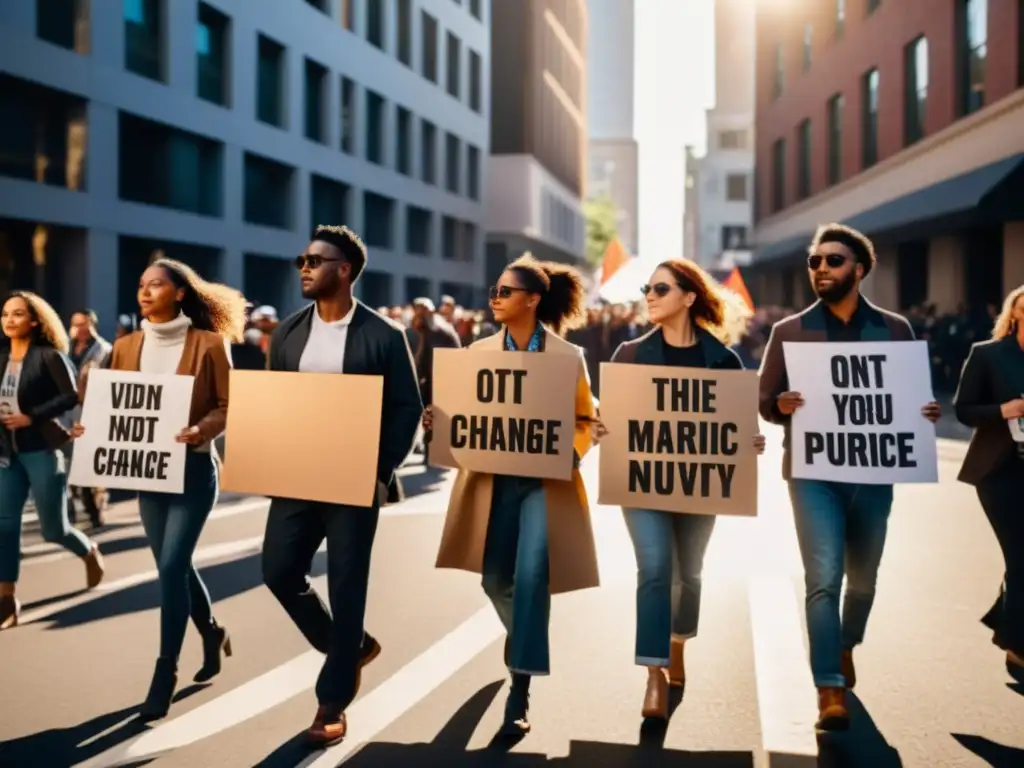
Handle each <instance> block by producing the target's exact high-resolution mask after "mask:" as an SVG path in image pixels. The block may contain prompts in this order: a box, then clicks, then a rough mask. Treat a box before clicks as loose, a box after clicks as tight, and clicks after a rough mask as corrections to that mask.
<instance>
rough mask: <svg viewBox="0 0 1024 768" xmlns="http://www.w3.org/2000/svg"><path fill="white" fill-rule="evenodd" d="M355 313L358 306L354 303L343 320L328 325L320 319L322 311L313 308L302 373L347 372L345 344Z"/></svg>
mask: <svg viewBox="0 0 1024 768" xmlns="http://www.w3.org/2000/svg"><path fill="white" fill-rule="evenodd" d="M355 313H356V304H355V302H353V303H352V309H350V310H349V311H348V314H347V315H345V316H344V317H343V318H341V320H335V321H334V322H332V323H327V322H324V320H323V318H321V317H320V311H319V310H318V309H317V308H316V307H314V308H313V322H312V325H311V327H310V329H309V339H308V340H307V341H306V348H305V349H303V350H302V357H300V358H299V370H300V371H301V372H302V373H344V372H345V342H346V341H347V340H348V327H349V326H350V325H351V324H352V317H353V316H354V315H355Z"/></svg>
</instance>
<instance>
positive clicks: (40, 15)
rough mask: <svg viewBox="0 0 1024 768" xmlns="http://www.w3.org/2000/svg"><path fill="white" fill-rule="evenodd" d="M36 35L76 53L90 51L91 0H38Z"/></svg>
mask: <svg viewBox="0 0 1024 768" xmlns="http://www.w3.org/2000/svg"><path fill="white" fill-rule="evenodd" d="M36 36H37V37H38V38H39V39H40V40H45V41H46V42H48V43H53V44H54V45H59V46H60V47H61V48H67V49H68V50H69V51H74V52H75V53H81V54H86V53H88V52H89V0H36Z"/></svg>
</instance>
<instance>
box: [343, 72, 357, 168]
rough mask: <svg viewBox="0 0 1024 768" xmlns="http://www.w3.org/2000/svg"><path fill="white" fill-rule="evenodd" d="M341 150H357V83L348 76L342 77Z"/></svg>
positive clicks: (350, 152)
mask: <svg viewBox="0 0 1024 768" xmlns="http://www.w3.org/2000/svg"><path fill="white" fill-rule="evenodd" d="M341 151H342V152H344V153H345V154H346V155H354V154H355V152H356V84H355V83H354V82H353V81H352V80H349V79H348V78H347V77H343V78H341Z"/></svg>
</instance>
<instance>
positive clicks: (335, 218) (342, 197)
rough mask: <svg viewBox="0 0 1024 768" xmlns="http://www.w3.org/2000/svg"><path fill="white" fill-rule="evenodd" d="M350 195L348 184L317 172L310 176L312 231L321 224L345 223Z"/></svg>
mask: <svg viewBox="0 0 1024 768" xmlns="http://www.w3.org/2000/svg"><path fill="white" fill-rule="evenodd" d="M348 195H349V188H348V186H347V185H346V184H342V183H341V182H340V181H335V180H334V179H328V178H325V177H324V176H318V175H317V174H315V173H312V174H310V176H309V203H310V205H309V211H310V217H311V220H310V222H309V229H310V231H312V230H313V229H314V228H316V227H317V226H318V225H320V224H344V223H346V222H347V221H348Z"/></svg>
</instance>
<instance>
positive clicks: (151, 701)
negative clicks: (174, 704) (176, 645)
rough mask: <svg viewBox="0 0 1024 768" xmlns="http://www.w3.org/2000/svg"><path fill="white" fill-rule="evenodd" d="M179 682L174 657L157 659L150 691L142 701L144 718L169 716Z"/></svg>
mask: <svg viewBox="0 0 1024 768" xmlns="http://www.w3.org/2000/svg"><path fill="white" fill-rule="evenodd" d="M177 684H178V665H177V663H176V662H175V661H174V660H173V659H165V658H159V659H157V660H156V669H154V670H153V681H152V682H151V683H150V684H149V693H148V694H147V695H146V700H145V701H144V702H143V703H142V710H141V712H140V715H141V716H142V719H143V720H159V719H160V718H162V717H166V716H167V712H168V711H169V710H170V708H171V699H173V698H174V688H175V686H176V685H177Z"/></svg>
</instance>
